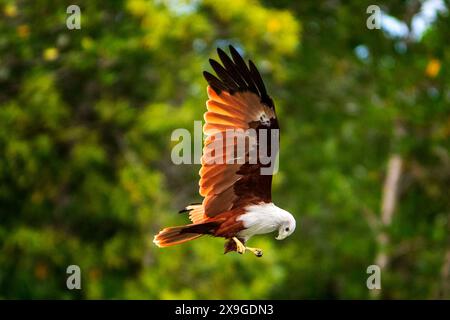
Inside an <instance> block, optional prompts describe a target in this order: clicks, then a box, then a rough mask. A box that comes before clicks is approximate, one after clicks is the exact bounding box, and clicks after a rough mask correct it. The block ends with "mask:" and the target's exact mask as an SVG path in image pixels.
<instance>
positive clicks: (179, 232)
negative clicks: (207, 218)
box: [153, 222, 217, 247]
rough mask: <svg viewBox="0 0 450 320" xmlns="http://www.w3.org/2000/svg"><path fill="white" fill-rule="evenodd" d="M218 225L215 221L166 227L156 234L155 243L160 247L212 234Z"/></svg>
mask: <svg viewBox="0 0 450 320" xmlns="http://www.w3.org/2000/svg"><path fill="white" fill-rule="evenodd" d="M216 226H217V224H216V223H214V222H206V223H199V224H189V225H186V226H179V227H170V228H165V229H163V230H161V231H160V232H159V233H158V234H157V235H156V236H155V238H154V239H153V243H154V244H156V245H157V246H158V247H169V246H173V245H176V244H180V243H184V242H187V241H190V240H194V239H197V238H198V237H201V236H203V235H205V234H211V233H212V232H213V230H214V229H215V227H216Z"/></svg>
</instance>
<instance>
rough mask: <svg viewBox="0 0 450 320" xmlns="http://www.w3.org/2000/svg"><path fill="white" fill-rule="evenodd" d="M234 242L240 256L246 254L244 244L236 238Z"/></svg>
mask: <svg viewBox="0 0 450 320" xmlns="http://www.w3.org/2000/svg"><path fill="white" fill-rule="evenodd" d="M233 240H234V242H236V251H237V252H238V253H240V254H243V253H244V252H245V246H244V244H243V243H242V242H241V241H240V240H239V239H238V238H236V237H233Z"/></svg>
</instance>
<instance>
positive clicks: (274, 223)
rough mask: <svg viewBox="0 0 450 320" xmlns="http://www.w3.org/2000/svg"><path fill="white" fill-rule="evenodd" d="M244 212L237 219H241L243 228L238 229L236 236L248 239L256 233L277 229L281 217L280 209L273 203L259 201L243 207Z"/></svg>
mask: <svg viewBox="0 0 450 320" xmlns="http://www.w3.org/2000/svg"><path fill="white" fill-rule="evenodd" d="M245 210H246V213H244V214H242V215H241V216H240V217H239V218H238V219H237V220H239V221H242V223H243V224H244V227H245V229H244V230H242V231H240V232H239V234H238V236H239V237H242V238H244V239H245V240H248V239H249V238H250V237H251V236H253V235H256V234H264V233H270V232H273V231H275V230H277V229H278V226H279V224H280V221H281V219H282V213H281V211H284V210H282V209H280V208H278V207H277V206H276V205H274V204H273V203H261V204H257V205H252V206H248V207H246V208H245Z"/></svg>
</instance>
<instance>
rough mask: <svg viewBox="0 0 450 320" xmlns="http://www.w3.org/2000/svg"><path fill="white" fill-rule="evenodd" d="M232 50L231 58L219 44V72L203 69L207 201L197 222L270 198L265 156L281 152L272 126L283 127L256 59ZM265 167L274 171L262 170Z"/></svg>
mask: <svg viewBox="0 0 450 320" xmlns="http://www.w3.org/2000/svg"><path fill="white" fill-rule="evenodd" d="M230 52H231V58H230V57H228V56H227V54H225V52H223V51H222V50H220V49H218V54H219V57H220V60H221V62H222V64H223V65H221V64H219V63H218V62H217V61H215V60H212V59H210V63H211V66H212V68H213V69H214V71H215V73H216V74H217V77H216V76H214V75H212V74H211V73H209V72H206V71H205V72H203V75H204V77H205V79H206V80H207V81H208V84H209V86H208V88H207V91H208V96H209V100H208V101H207V103H206V105H207V108H208V111H207V112H206V113H205V115H204V118H205V121H206V123H205V125H204V127H203V132H204V133H205V135H206V136H207V138H206V140H205V145H204V148H203V156H202V168H201V170H200V182H199V186H200V195H202V196H203V197H204V200H203V203H202V206H201V207H200V206H199V207H198V208H196V209H197V210H196V211H197V212H196V214H192V215H191V219H192V220H193V222H194V223H197V222H201V221H204V220H206V219H207V218H212V217H214V216H216V215H218V214H220V213H222V212H226V211H229V210H232V209H235V208H239V207H243V206H245V205H248V204H251V203H255V204H256V203H260V202H271V185H272V173H273V171H270V170H271V168H273V165H274V164H273V163H267V159H262V157H261V155H267V156H269V157H270V158H271V159H273V155H274V154H277V153H278V141H276V144H275V145H276V147H275V148H274V147H273V146H272V148H271V145H272V141H273V140H274V139H273V137H272V135H271V131H272V130H273V129H279V126H278V121H277V118H276V114H275V107H274V103H273V101H272V99H271V98H270V97H269V95H268V94H267V92H266V88H265V86H264V83H263V81H262V78H261V75H260V74H259V72H258V70H257V69H256V67H255V65H254V64H253V62H252V61H249V65H248V66H247V64H246V63H245V62H244V60H243V59H242V57H241V56H240V55H239V53H238V52H237V51H236V49H234V48H233V47H232V46H230ZM249 129H250V130H249ZM260 129H266V130H260ZM263 131H265V132H266V134H265V137H263V134H262V133H261V132H263ZM254 133H256V134H255V135H253V134H254ZM239 139H241V140H239ZM242 139H243V140H242ZM277 140H278V136H277ZM239 141H240V142H242V141H245V143H244V145H243V144H242V143H240V142H239ZM219 146H222V147H219ZM272 149H276V150H272ZM255 151H256V152H255ZM255 157H256V158H255ZM262 168H265V169H268V171H269V172H268V173H267V170H266V172H265V174H262V171H261V169H262Z"/></svg>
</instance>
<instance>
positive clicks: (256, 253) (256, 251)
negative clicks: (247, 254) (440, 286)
mask: <svg viewBox="0 0 450 320" xmlns="http://www.w3.org/2000/svg"><path fill="white" fill-rule="evenodd" d="M245 249H247V250H248V251H251V252H253V254H254V255H255V256H257V257H258V258H259V257H262V255H263V251H262V250H261V249H259V248H250V247H246V248H245Z"/></svg>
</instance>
